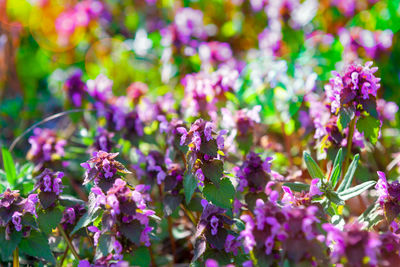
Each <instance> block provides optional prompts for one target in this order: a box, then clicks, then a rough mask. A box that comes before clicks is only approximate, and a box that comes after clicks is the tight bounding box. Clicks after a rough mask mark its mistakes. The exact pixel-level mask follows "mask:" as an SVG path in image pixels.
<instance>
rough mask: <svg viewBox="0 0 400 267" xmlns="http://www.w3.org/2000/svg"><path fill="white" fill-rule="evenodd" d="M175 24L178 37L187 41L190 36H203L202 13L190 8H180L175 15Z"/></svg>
mask: <svg viewBox="0 0 400 267" xmlns="http://www.w3.org/2000/svg"><path fill="white" fill-rule="evenodd" d="M175 26H176V31H177V34H178V36H179V39H180V40H181V41H182V42H184V43H187V42H189V40H190V38H192V37H196V38H203V37H205V28H204V25H203V13H202V12H201V11H200V10H196V9H192V8H181V9H179V10H178V12H177V13H176V15H175Z"/></svg>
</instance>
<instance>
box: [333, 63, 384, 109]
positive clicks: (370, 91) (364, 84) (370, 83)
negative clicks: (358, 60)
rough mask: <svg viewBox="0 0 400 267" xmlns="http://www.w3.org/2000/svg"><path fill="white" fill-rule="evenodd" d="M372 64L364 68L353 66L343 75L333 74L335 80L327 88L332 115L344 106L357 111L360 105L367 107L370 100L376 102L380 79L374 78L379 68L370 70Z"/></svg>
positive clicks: (347, 68) (367, 64) (348, 67)
mask: <svg viewBox="0 0 400 267" xmlns="http://www.w3.org/2000/svg"><path fill="white" fill-rule="evenodd" d="M372 64H373V63H372V62H367V63H366V64H365V65H364V66H361V65H358V64H351V65H349V66H347V67H346V68H345V70H344V71H343V73H342V74H339V73H338V72H333V75H334V78H331V79H330V86H327V87H326V90H327V91H326V94H327V97H328V99H329V100H330V101H331V112H332V113H334V114H336V113H337V111H338V109H339V108H341V107H343V106H350V107H353V108H354V109H357V108H358V106H359V105H361V106H363V105H366V103H367V102H366V100H368V99H370V100H372V101H375V98H376V94H377V92H378V89H379V87H380V84H379V81H380V78H376V77H375V76H374V73H375V72H376V71H377V70H378V68H377V67H374V68H370V67H371V65H372Z"/></svg>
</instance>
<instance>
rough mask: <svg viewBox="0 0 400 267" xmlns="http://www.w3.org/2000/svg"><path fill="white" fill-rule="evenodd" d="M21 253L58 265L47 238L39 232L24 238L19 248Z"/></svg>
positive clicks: (33, 232)
mask: <svg viewBox="0 0 400 267" xmlns="http://www.w3.org/2000/svg"><path fill="white" fill-rule="evenodd" d="M18 247H19V248H20V251H21V252H23V253H25V254H28V255H29V256H32V257H36V258H39V259H43V260H46V261H48V262H51V263H53V264H55V263H56V259H55V258H54V255H53V253H52V252H51V250H50V246H49V242H48V240H47V238H46V236H45V235H44V234H42V233H40V232H37V231H31V233H30V235H29V237H27V238H23V239H22V240H21V243H20V244H19V246H18Z"/></svg>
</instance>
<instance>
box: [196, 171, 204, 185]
mask: <svg viewBox="0 0 400 267" xmlns="http://www.w3.org/2000/svg"><path fill="white" fill-rule="evenodd" d="M195 175H196V178H197V181H198V182H197V183H198V185H199V186H204V180H205V177H204V174H203V171H202V170H201V169H198V170H197V171H196V174H195Z"/></svg>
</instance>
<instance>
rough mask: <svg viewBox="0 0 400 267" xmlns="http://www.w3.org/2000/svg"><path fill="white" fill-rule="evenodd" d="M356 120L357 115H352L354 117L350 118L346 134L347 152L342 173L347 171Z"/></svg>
mask: <svg viewBox="0 0 400 267" xmlns="http://www.w3.org/2000/svg"><path fill="white" fill-rule="evenodd" d="M356 121H357V116H354V118H353V119H352V120H351V122H350V126H349V133H348V135H347V153H346V158H345V160H344V165H343V174H345V173H346V172H347V168H348V167H349V161H350V155H351V147H352V145H353V135H354V131H355V125H356Z"/></svg>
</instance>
